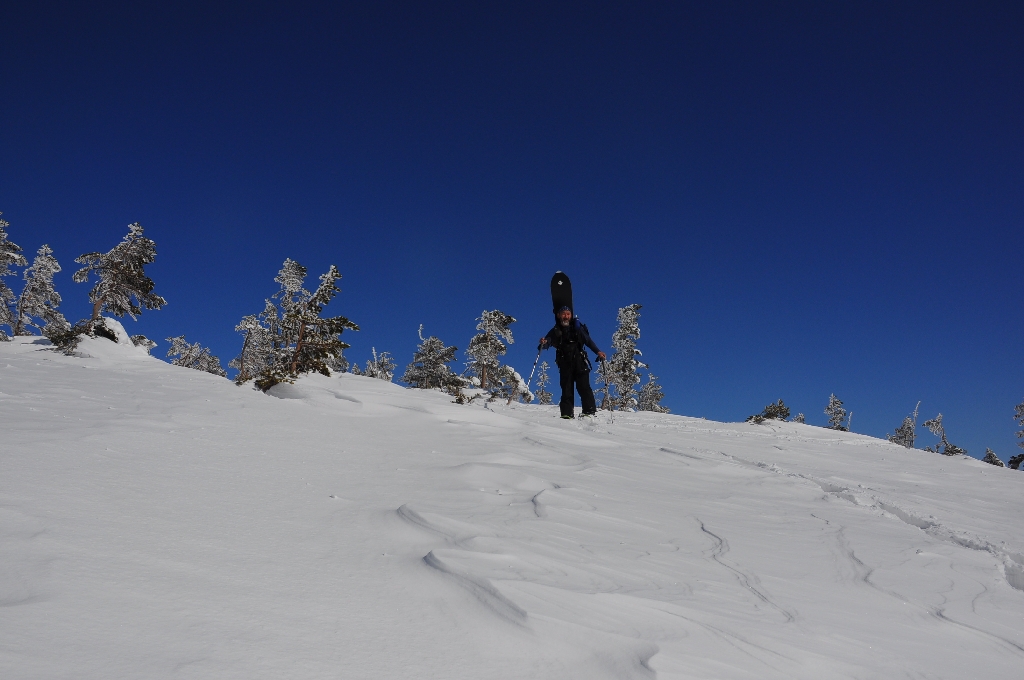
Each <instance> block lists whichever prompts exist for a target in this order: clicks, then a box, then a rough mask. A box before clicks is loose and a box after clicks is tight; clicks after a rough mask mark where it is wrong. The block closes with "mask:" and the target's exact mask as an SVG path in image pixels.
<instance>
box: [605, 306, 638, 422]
mask: <svg viewBox="0 0 1024 680" xmlns="http://www.w3.org/2000/svg"><path fill="white" fill-rule="evenodd" d="M642 306H643V305H639V304H632V305H627V306H626V307H621V308H620V309H619V314H618V317H617V319H616V321H617V324H618V325H617V327H616V329H615V332H614V333H613V334H612V350H613V353H612V356H611V357H609V358H608V360H607V361H606V362H605V363H606V364H607V365H606V366H605V367H604V370H605V377H606V378H607V385H608V387H607V394H605V395H604V399H602V408H608V409H609V410H612V411H614V410H616V409H618V410H628V411H633V410H636V408H637V390H636V386H637V385H639V384H640V382H641V378H640V369H641V368H646V367H647V366H646V364H644V363H643V362H642V361H640V360H639V359H638V358H637V357H639V356H641V352H640V350H639V349H637V347H636V341H637V340H639V339H640V309H641V307H642Z"/></svg>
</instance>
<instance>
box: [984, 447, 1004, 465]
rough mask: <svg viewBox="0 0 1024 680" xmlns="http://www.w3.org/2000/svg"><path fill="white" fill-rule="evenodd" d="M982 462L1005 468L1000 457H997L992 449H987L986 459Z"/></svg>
mask: <svg viewBox="0 0 1024 680" xmlns="http://www.w3.org/2000/svg"><path fill="white" fill-rule="evenodd" d="M982 461H984V462H986V463H988V464H989V465H995V466H996V467H1003V461H1001V460H999V456H997V455H996V452H995V451H993V450H992V449H990V448H986V449H985V457H984V458H982Z"/></svg>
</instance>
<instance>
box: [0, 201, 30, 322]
mask: <svg viewBox="0 0 1024 680" xmlns="http://www.w3.org/2000/svg"><path fill="white" fill-rule="evenodd" d="M0 215H3V213H0ZM9 226H11V223H10V222H8V221H7V220H4V219H0V326H10V327H11V333H12V334H13V333H15V330H14V328H15V326H16V325H17V323H18V321H17V316H16V314H15V313H14V312H13V311H12V310H11V304H12V303H13V302H14V300H15V297H14V291H12V290H11V289H10V288H8V287H7V284H6V283H4V279H3V277H5V276H13V275H14V273H15V272H14V271H13V270H12V269H11V267H24V266H26V265H27V264H28V261H27V260H25V256H24V255H22V254H21V252H22V249H21V246H19V245H18V244H16V243H14V242H13V241H11V240H9V239H8V238H7V227H9ZM7 339H8V337H7V333H5V332H4V331H2V330H0V342H2V341H4V340H7Z"/></svg>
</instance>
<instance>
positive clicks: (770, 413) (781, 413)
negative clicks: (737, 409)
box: [745, 399, 789, 425]
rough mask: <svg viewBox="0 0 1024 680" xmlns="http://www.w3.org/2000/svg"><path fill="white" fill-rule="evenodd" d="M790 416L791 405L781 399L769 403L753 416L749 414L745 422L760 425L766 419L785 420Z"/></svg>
mask: <svg viewBox="0 0 1024 680" xmlns="http://www.w3.org/2000/svg"><path fill="white" fill-rule="evenodd" d="M788 418H789V407H788V406H786V404H785V403H783V401H782V400H781V399H779V401H778V402H776V403H774V404H768V405H767V406H765V407H764V410H763V411H761V412H760V413H757V414H755V415H752V416H747V419H746V421H745V422H748V423H754V424H755V425H760V424H761V423H763V422H764V421H766V420H781V421H785V420H786V419H788Z"/></svg>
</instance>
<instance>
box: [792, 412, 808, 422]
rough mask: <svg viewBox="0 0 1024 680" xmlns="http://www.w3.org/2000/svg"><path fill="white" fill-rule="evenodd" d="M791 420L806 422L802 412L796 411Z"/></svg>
mask: <svg viewBox="0 0 1024 680" xmlns="http://www.w3.org/2000/svg"><path fill="white" fill-rule="evenodd" d="M793 422H794V423H806V422H807V418H806V417H805V416H804V414H803V413H797V414H796V417H795V418H793Z"/></svg>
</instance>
